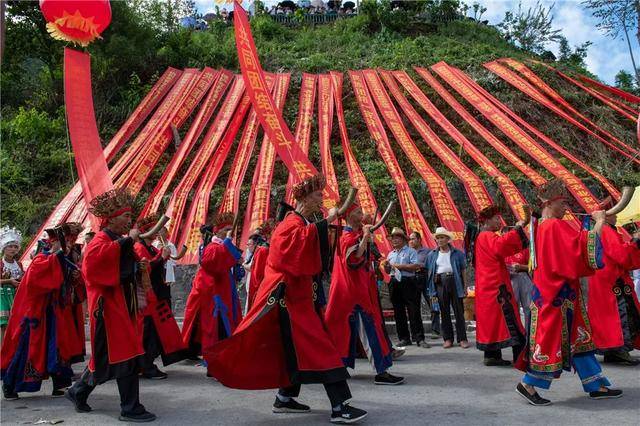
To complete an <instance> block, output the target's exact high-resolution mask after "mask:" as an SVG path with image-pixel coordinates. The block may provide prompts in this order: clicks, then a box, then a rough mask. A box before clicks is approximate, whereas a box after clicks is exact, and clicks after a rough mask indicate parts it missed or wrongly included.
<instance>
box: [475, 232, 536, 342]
mask: <svg viewBox="0 0 640 426" xmlns="http://www.w3.org/2000/svg"><path fill="white" fill-rule="evenodd" d="M527 244H528V241H527V236H526V234H525V233H524V231H523V230H522V229H521V228H518V229H514V230H511V231H509V232H507V233H505V234H504V235H502V236H499V235H497V234H496V233H495V232H490V231H482V232H480V234H478V238H477V239H476V242H475V254H474V261H475V268H476V301H475V302H476V327H477V328H476V346H477V348H478V349H480V350H481V351H495V350H499V349H502V348H506V347H509V346H516V345H523V344H524V343H525V342H524V341H525V338H524V328H523V326H522V321H521V320H520V314H519V310H518V305H517V303H516V298H515V296H514V295H513V288H512V287H511V277H510V276H509V271H508V270H507V265H506V263H505V259H506V258H507V257H509V256H512V255H515V254H517V253H518V252H521V251H522V249H523V248H525V247H526V246H527Z"/></svg>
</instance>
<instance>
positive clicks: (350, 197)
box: [338, 187, 358, 216]
mask: <svg viewBox="0 0 640 426" xmlns="http://www.w3.org/2000/svg"><path fill="white" fill-rule="evenodd" d="M357 193H358V190H357V189H356V188H354V187H351V189H350V190H349V193H348V194H347V198H345V200H344V203H342V205H341V206H340V208H339V209H338V216H344V214H345V213H346V212H347V209H348V208H349V207H350V206H351V204H353V203H354V201H356V194H357Z"/></svg>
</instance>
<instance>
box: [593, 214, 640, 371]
mask: <svg viewBox="0 0 640 426" xmlns="http://www.w3.org/2000/svg"><path fill="white" fill-rule="evenodd" d="M602 207H603V208H607V207H609V206H608V205H603V206H602ZM616 220H617V217H616V215H609V216H607V218H606V222H607V223H606V224H605V225H604V226H603V227H602V234H601V235H600V239H601V240H602V248H603V250H604V258H603V261H604V268H602V269H599V270H598V271H596V273H595V274H594V275H593V277H591V278H590V279H589V297H588V298H587V303H588V310H589V319H590V320H591V326H592V327H593V341H594V342H595V344H596V347H597V348H598V351H599V352H602V353H604V362H615V363H619V364H623V365H638V364H640V361H639V360H637V359H633V358H632V357H631V356H630V355H629V352H630V351H632V350H633V349H640V303H638V296H637V295H636V293H635V291H634V289H633V281H632V280H631V276H630V274H629V272H630V271H632V270H634V269H638V268H640V239H638V238H635V239H633V240H631V241H630V242H624V240H623V238H622V234H621V233H620V232H618V229H617V228H616Z"/></svg>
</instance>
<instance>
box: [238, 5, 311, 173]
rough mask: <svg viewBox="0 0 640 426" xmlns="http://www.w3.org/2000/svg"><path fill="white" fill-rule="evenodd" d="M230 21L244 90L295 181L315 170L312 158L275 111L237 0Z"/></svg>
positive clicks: (245, 16) (249, 30)
mask: <svg viewBox="0 0 640 426" xmlns="http://www.w3.org/2000/svg"><path fill="white" fill-rule="evenodd" d="M233 10H234V13H233V22H234V26H235V36H236V47H237V49H238V60H239V62H240V68H241V69H242V76H243V77H244V80H245V83H246V85H247V93H249V97H251V102H252V104H253V107H254V108H255V110H256V113H257V114H258V119H259V120H260V124H262V128H263V129H264V131H265V133H266V134H267V135H268V136H269V139H270V140H271V142H272V143H273V144H274V145H275V149H276V152H277V154H278V156H279V157H280V159H281V160H282V162H283V163H284V164H285V165H286V166H287V169H289V173H292V174H293V176H294V179H295V180H294V182H299V181H301V180H303V179H304V178H307V177H309V176H313V175H315V174H317V173H318V171H317V170H316V168H315V167H314V166H313V164H311V161H309V159H308V158H307V156H306V155H304V153H303V152H302V150H301V149H300V147H299V146H298V145H297V144H296V141H295V139H294V137H293V135H292V134H291V131H290V130H289V128H288V127H287V124H286V123H285V122H284V119H283V118H282V114H281V113H279V112H278V111H277V108H276V107H275V104H274V101H273V98H272V97H271V95H270V94H269V91H268V89H267V84H266V82H265V78H264V71H262V67H261V66H260V60H259V59H258V52H257V51H256V46H255V43H254V42H253V36H252V35H251V29H250V28H249V20H248V19H247V13H246V12H245V10H244V9H243V8H242V6H241V5H240V3H239V2H238V1H237V0H236V1H235V3H234V9H233Z"/></svg>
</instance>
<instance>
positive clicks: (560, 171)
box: [432, 62, 598, 212]
mask: <svg viewBox="0 0 640 426" xmlns="http://www.w3.org/2000/svg"><path fill="white" fill-rule="evenodd" d="M432 69H433V70H434V71H435V72H436V73H437V74H438V75H439V76H440V77H442V78H443V79H444V80H445V81H446V82H447V83H449V85H451V87H453V89H454V90H455V91H456V92H458V93H459V94H460V95H461V96H463V97H464V98H465V99H466V100H467V101H468V102H469V103H470V104H471V105H473V107H474V108H476V109H477V110H478V111H480V112H481V113H482V115H484V116H485V118H487V119H488V120H489V121H491V123H493V125H495V126H496V127H498V128H499V129H500V130H501V131H502V132H503V133H504V134H505V135H507V136H508V137H509V139H511V140H512V141H513V142H515V143H516V144H517V145H518V146H519V147H520V148H521V149H522V150H524V151H525V152H528V153H529V154H530V155H531V156H532V157H533V158H535V159H536V161H538V162H539V163H540V164H541V165H542V166H543V167H545V168H546V169H547V170H548V171H549V172H550V173H552V174H553V175H554V176H556V177H557V178H559V179H561V180H562V181H563V182H564V183H565V184H566V185H567V188H568V189H569V191H570V192H571V193H572V194H573V196H574V197H575V198H576V200H577V201H578V202H579V203H580V205H581V206H582V208H584V209H585V210H586V211H589V212H590V211H593V210H596V209H597V207H598V200H597V199H596V198H595V197H594V196H593V195H592V194H591V192H590V191H589V189H588V188H587V187H586V186H585V185H584V183H582V181H581V180H580V179H578V178H577V177H576V176H575V175H573V173H571V172H570V171H569V170H567V169H566V168H565V167H564V166H563V165H562V164H561V163H560V162H559V161H558V160H557V159H556V158H554V157H553V155H551V154H550V153H549V152H548V151H546V150H545V149H544V148H543V147H542V146H541V145H540V144H538V142H536V141H535V140H534V139H533V138H532V137H531V136H529V134H527V133H526V132H525V131H524V130H522V129H521V128H520V127H519V126H518V125H517V124H516V123H515V122H513V121H512V120H511V119H510V118H509V117H507V115H506V114H505V113H504V112H502V111H500V109H499V108H498V107H497V106H495V105H494V104H493V103H491V101H489V100H488V99H487V98H485V97H484V96H483V95H481V94H480V93H479V92H478V91H477V90H475V85H474V86H472V85H471V84H470V83H469V80H470V79H469V80H466V79H462V78H461V77H460V74H462V72H460V74H458V73H457V72H456V70H455V69H453V68H452V67H449V66H448V65H447V64H445V63H444V62H439V63H438V64H436V65H434V66H432Z"/></svg>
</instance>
